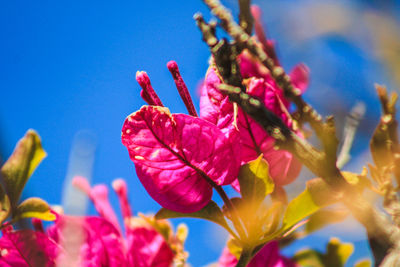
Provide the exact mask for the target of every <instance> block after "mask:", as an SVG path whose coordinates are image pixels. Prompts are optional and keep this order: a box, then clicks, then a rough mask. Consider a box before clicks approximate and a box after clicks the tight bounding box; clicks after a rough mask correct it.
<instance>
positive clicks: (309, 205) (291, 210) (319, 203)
mask: <svg viewBox="0 0 400 267" xmlns="http://www.w3.org/2000/svg"><path fill="white" fill-rule="evenodd" d="M338 199H339V196H337V195H335V194H334V193H333V192H332V191H331V190H330V188H329V186H328V184H326V183H325V182H324V181H323V180H322V179H321V178H315V179H312V180H310V181H308V182H307V184H306V190H304V191H303V192H302V193H300V195H298V196H297V197H296V198H294V199H293V200H292V201H290V202H289V204H288V207H287V209H286V211H285V215H284V217H283V231H286V230H288V229H290V228H291V227H292V226H293V225H295V224H297V223H298V222H299V221H301V220H303V219H305V218H306V217H308V216H310V215H311V214H313V213H315V212H316V211H318V210H319V209H320V208H322V207H325V206H327V205H330V204H333V203H335V202H336V201H338Z"/></svg>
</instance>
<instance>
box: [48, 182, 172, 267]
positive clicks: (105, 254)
mask: <svg viewBox="0 0 400 267" xmlns="http://www.w3.org/2000/svg"><path fill="white" fill-rule="evenodd" d="M73 183H74V184H75V185H76V186H78V187H79V188H80V189H82V190H83V191H84V192H85V193H87V194H88V196H89V197H90V198H91V200H92V201H93V203H94V204H95V208H96V209H97V211H98V212H99V214H100V216H99V217H95V216H86V217H73V216H65V215H58V216H57V220H56V223H55V224H54V225H53V226H51V227H49V228H48V230H47V234H48V236H49V237H50V239H51V240H54V241H55V242H56V243H57V244H59V245H60V246H61V247H62V248H63V249H64V251H65V252H63V253H60V254H59V255H58V257H57V263H58V264H60V266H84V267H95V266H110V267H113V266H115V267H116V266H118V267H119V266H121V267H124V266H136V267H168V266H171V265H172V262H173V260H174V257H175V252H174V251H173V250H172V249H171V247H170V245H169V243H168V240H166V239H165V237H164V236H163V235H162V234H161V233H159V232H158V231H157V230H156V228H155V227H154V225H152V224H150V222H149V221H147V220H146V219H144V218H145V217H143V218H142V217H141V218H139V217H132V211H131V207H130V206H129V202H128V198H127V186H126V183H125V181H124V180H122V179H117V180H115V181H114V182H113V188H114V190H115V191H116V193H117V195H118V198H119V200H120V204H121V210H122V214H123V219H124V225H125V237H124V236H123V234H122V233H121V230H120V229H122V227H120V226H119V224H118V221H115V220H114V217H115V216H116V215H115V212H114V210H113V209H112V207H111V205H110V203H109V201H108V197H106V196H107V195H108V189H107V187H106V186H105V185H96V186H94V187H90V185H89V183H88V182H87V180H86V179H85V178H83V177H75V178H74V180H73ZM100 189H101V190H100ZM157 223H160V224H161V223H162V221H161V222H155V224H157ZM163 225H164V227H170V226H169V225H168V224H167V226H165V225H166V223H163ZM170 232H171V233H172V230H171V231H170Z"/></svg>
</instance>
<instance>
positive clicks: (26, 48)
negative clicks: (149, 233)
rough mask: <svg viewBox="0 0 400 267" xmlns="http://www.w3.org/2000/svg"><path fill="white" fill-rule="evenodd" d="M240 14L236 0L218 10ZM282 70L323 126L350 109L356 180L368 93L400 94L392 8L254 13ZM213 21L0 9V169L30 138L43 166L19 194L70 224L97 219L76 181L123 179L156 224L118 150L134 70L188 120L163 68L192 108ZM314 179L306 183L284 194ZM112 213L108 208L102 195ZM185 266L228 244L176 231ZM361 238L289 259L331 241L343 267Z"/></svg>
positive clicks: (154, 12)
mask: <svg viewBox="0 0 400 267" xmlns="http://www.w3.org/2000/svg"><path fill="white" fill-rule="evenodd" d="M222 2H223V3H224V4H226V5H227V6H228V7H229V8H231V9H232V10H233V12H235V13H236V14H237V4H236V1H234V0H227V1H222ZM254 3H255V4H258V5H259V6H260V7H261V9H262V11H263V20H264V26H265V27H266V29H267V35H268V37H269V38H272V39H274V40H275V41H276V43H277V50H278V54H279V57H280V59H281V62H282V64H283V66H284V67H285V68H286V69H290V68H292V67H293V66H294V65H295V64H297V63H299V62H304V63H306V64H307V65H308V66H309V68H310V69H311V84H310V87H309V88H308V90H307V92H306V94H305V98H306V99H307V100H308V101H310V102H311V104H312V105H313V106H314V107H315V108H317V109H318V110H319V111H320V112H321V113H322V114H324V115H328V114H335V116H336V119H337V122H338V127H337V128H338V131H339V132H338V134H339V136H340V135H341V132H342V130H343V123H344V120H345V117H346V115H347V114H348V112H349V111H350V110H351V108H352V107H353V106H354V105H355V104H356V103H357V102H360V101H361V102H364V103H365V106H366V113H365V116H364V119H363V120H362V121H361V123H360V126H359V128H358V130H357V134H356V138H355V142H354V144H353V147H352V150H351V156H352V160H351V161H350V162H349V163H348V164H347V165H346V166H345V169H347V170H351V171H355V172H360V171H361V168H362V165H363V164H365V163H366V162H371V159H370V155H369V154H368V152H367V151H368V150H367V149H368V142H369V139H370V137H371V135H372V132H373V130H374V128H375V126H376V124H377V123H378V120H379V115H380V112H379V105H378V99H377V97H376V93H375V89H374V83H380V84H385V85H387V87H388V88H389V89H390V90H399V88H400V28H399V25H400V1H389V0H380V1H378V0H375V1H372V0H371V1H361V0H358V1H357V0H352V1H345V0H336V1H321V0H301V1H300V0H296V1H295V0H268V1H254ZM197 11H200V12H202V13H203V14H204V15H205V17H206V18H210V17H211V16H210V15H209V13H208V10H207V9H206V7H205V5H204V4H203V3H202V2H201V1H200V0H198V1H185V0H177V1H136V0H131V1H120V2H114V3H111V2H105V1H84V2H81V1H56V2H55V1H41V3H40V4H39V3H38V2H22V1H2V2H1V3H0V24H1V25H2V27H1V28H0V34H1V39H2V41H1V42H0V62H1V64H0V82H1V88H2V89H1V98H0V101H1V104H0V129H1V130H0V149H1V150H0V158H1V159H2V160H4V159H6V158H7V157H8V156H9V155H10V154H11V152H12V150H13V148H14V145H15V144H16V142H17V140H18V139H19V138H21V137H22V136H23V134H24V133H25V131H26V130H27V129H28V128H34V129H36V130H37V131H38V132H39V134H40V135H41V137H42V141H43V146H44V148H45V150H46V151H47V153H48V157H47V158H46V159H45V160H44V161H43V163H42V164H41V165H40V166H39V168H38V169H37V171H36V172H35V173H34V175H33V177H32V179H31V180H30V181H29V182H28V184H27V187H26V189H25V191H24V194H25V198H26V197H27V196H33V195H34V196H38V197H42V198H44V199H46V200H47V201H48V202H49V203H51V204H63V205H64V206H65V207H66V211H67V212H69V213H74V214H82V213H85V212H89V213H94V209H93V207H88V211H87V209H86V204H85V199H84V198H83V197H82V196H81V195H79V194H78V193H77V192H76V191H74V190H73V189H71V188H70V187H69V186H68V183H69V180H70V179H71V177H72V176H74V175H76V174H80V175H85V176H87V177H88V178H90V179H91V180H92V183H107V184H110V183H111V180H112V179H114V178H116V177H123V178H126V179H127V182H128V185H129V188H130V197H131V202H132V203H133V206H134V207H135V210H136V212H137V211H141V212H145V213H148V212H155V211H157V210H158V208H159V207H158V205H157V204H156V203H155V202H154V201H153V200H152V199H151V198H150V197H149V196H148V195H147V193H146V192H145V190H144V189H143V187H142V186H141V184H140V183H139V181H138V179H137V178H136V175H135V172H134V166H133V164H132V162H131V161H130V159H129V157H128V153H127V151H126V149H125V148H124V147H123V146H122V144H121V142H120V129H121V126H122V123H123V120H124V118H125V117H126V116H127V115H128V114H130V113H132V112H134V111H135V110H137V109H138V108H140V106H141V105H143V104H144V102H143V101H142V100H141V99H140V97H139V92H140V89H139V86H138V85H137V84H136V81H135V79H134V75H135V72H136V71H137V70H145V71H147V72H148V74H149V76H150V78H151V80H152V83H153V86H154V88H155V90H156V91H157V92H158V94H159V95H160V97H161V98H162V100H163V102H164V103H165V105H166V106H168V107H170V109H171V110H172V111H173V112H185V108H184V105H183V103H182V102H181V101H180V99H179V95H178V93H177V92H176V89H175V86H174V83H173V80H172V78H171V77H170V74H169V73H168V70H167V68H166V63H167V62H168V61H169V60H171V59H174V60H176V61H177V63H178V64H179V67H180V69H181V73H182V75H183V78H184V79H185V81H186V83H187V85H188V87H189V89H190V91H191V92H192V95H193V97H194V100H195V102H198V101H196V100H198V92H197V89H198V86H199V84H200V83H201V80H202V77H203V76H204V74H205V72H206V70H207V61H208V58H209V53H208V48H207V46H206V45H205V44H204V43H202V41H201V35H200V32H199V31H198V29H197V28H196V26H195V23H194V21H193V19H192V15H193V14H194V13H195V12H197ZM308 178H312V176H311V174H310V173H309V172H307V171H304V172H303V173H302V174H301V178H300V179H299V180H298V181H297V182H296V183H295V184H294V185H293V186H291V187H290V190H291V191H292V192H296V191H297V190H301V189H302V188H303V187H304V180H305V179H308ZM110 198H111V201H112V202H113V203H114V204H116V203H117V202H116V197H115V196H114V195H113V194H112V193H110ZM184 221H185V222H186V223H188V225H189V227H190V233H189V238H188V241H187V250H188V251H189V252H190V258H189V261H190V263H192V265H193V266H201V265H205V264H206V263H209V262H212V261H214V260H216V259H217V258H218V256H219V254H220V252H221V251H222V247H223V246H224V243H225V241H226V239H227V236H226V234H225V233H224V232H223V230H222V229H221V228H219V227H218V226H214V225H211V224H210V223H208V222H203V221H199V220H190V219H189V220H184ZM363 234H364V232H363V229H362V228H361V227H360V226H359V225H358V224H356V223H355V222H353V221H352V220H351V219H348V220H346V221H345V222H344V223H342V224H340V225H337V226H330V227H328V228H327V229H325V230H322V231H320V232H318V233H317V234H315V235H313V236H311V237H308V238H306V239H305V240H301V241H298V242H295V243H294V244H293V245H292V246H291V247H289V248H287V249H285V250H284V252H285V253H286V254H288V255H292V254H293V253H294V251H296V250H298V249H299V248H303V247H306V246H310V247H313V248H318V249H321V250H323V249H324V248H325V246H326V244H327V242H328V241H329V238H328V236H330V235H336V236H338V237H340V238H341V239H342V240H343V241H346V242H349V241H350V242H354V243H355V252H354V254H353V255H352V256H351V259H350V261H349V265H351V264H352V263H354V261H356V260H357V259H359V258H362V257H367V256H369V251H368V247H367V244H366V242H365V240H364V235H363Z"/></svg>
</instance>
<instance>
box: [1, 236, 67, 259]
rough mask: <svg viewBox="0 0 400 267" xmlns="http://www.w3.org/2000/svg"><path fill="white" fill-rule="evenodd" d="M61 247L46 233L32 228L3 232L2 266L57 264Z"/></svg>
mask: <svg viewBox="0 0 400 267" xmlns="http://www.w3.org/2000/svg"><path fill="white" fill-rule="evenodd" d="M59 252H60V247H59V246H58V245H57V244H56V243H54V242H53V241H52V240H50V239H49V238H48V237H47V236H46V235H45V234H44V233H41V232H35V231H32V230H20V231H7V232H3V236H2V237H1V239H0V265H1V266H21V267H25V266H27V267H28V266H55V265H56V259H57V255H58V253H59Z"/></svg>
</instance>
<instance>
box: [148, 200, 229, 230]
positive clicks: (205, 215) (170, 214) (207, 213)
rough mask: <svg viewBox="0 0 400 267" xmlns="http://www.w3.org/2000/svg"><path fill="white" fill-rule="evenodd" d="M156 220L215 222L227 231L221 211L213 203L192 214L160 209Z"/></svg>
mask: <svg viewBox="0 0 400 267" xmlns="http://www.w3.org/2000/svg"><path fill="white" fill-rule="evenodd" d="M155 218H156V219H157V220H161V219H171V218H200V219H205V220H208V221H211V222H215V223H217V224H219V225H221V226H222V227H224V228H225V229H229V226H228V224H227V223H226V220H225V218H224V215H223V213H222V211H221V209H220V208H219V207H218V205H217V204H216V203H215V202H214V201H210V203H208V204H207V206H205V207H204V208H202V209H201V210H199V211H196V212H193V213H181V212H176V211H172V210H169V209H165V208H162V209H160V210H159V211H158V212H157V214H156V215H155Z"/></svg>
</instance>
